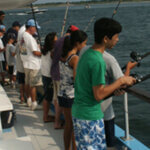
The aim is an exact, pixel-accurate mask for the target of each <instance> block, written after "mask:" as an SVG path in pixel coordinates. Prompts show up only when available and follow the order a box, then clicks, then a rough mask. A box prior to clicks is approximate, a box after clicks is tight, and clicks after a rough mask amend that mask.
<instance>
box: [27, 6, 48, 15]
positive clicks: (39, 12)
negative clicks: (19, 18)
mask: <svg viewBox="0 0 150 150" xmlns="http://www.w3.org/2000/svg"><path fill="white" fill-rule="evenodd" d="M33 11H34V13H37V14H41V13H44V12H46V11H47V9H39V8H38V7H33ZM26 14H32V10H31V11H27V12H26Z"/></svg>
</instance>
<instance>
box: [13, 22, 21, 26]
mask: <svg viewBox="0 0 150 150" xmlns="http://www.w3.org/2000/svg"><path fill="white" fill-rule="evenodd" d="M12 26H13V27H16V26H19V27H20V26H21V25H20V23H19V22H18V21H15V22H13V24H12Z"/></svg>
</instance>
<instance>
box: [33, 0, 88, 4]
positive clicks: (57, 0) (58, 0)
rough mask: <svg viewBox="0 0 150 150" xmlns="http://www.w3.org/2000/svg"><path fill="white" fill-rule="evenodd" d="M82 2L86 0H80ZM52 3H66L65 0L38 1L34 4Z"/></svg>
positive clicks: (74, 0) (72, 0)
mask: <svg viewBox="0 0 150 150" xmlns="http://www.w3.org/2000/svg"><path fill="white" fill-rule="evenodd" d="M69 1H70V2H77V1H81V0H69ZM82 1H86V0H82ZM52 2H55V3H56V2H67V0H38V1H37V2H35V3H36V4H37V3H38V4H39V3H52Z"/></svg>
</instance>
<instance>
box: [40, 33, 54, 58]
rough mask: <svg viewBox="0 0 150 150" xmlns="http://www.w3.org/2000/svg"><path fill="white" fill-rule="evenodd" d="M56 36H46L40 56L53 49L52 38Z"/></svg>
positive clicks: (52, 34) (50, 34)
mask: <svg viewBox="0 0 150 150" xmlns="http://www.w3.org/2000/svg"><path fill="white" fill-rule="evenodd" d="M55 36H56V32H51V33H49V34H47V35H46V37H45V40H44V48H43V49H42V54H43V55H46V54H47V53H48V52H49V51H51V50H52V49H53V48H54V38H55Z"/></svg>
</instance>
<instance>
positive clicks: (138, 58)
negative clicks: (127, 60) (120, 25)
mask: <svg viewBox="0 0 150 150" xmlns="http://www.w3.org/2000/svg"><path fill="white" fill-rule="evenodd" d="M130 57H131V58H132V59H133V60H134V61H136V62H138V64H137V67H139V66H140V62H141V60H142V56H141V55H140V54H139V53H137V52H135V51H132V52H131V53H130Z"/></svg>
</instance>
